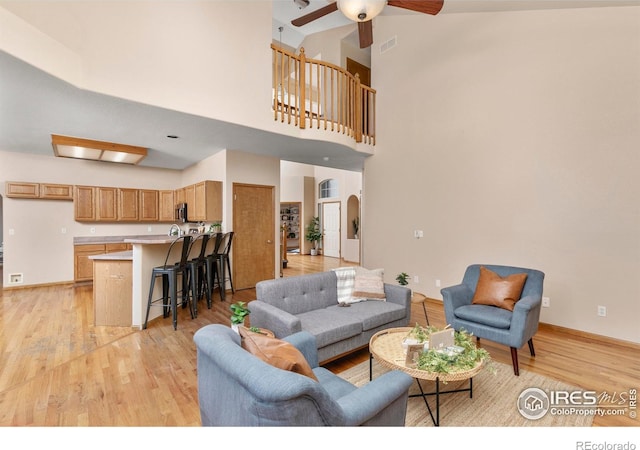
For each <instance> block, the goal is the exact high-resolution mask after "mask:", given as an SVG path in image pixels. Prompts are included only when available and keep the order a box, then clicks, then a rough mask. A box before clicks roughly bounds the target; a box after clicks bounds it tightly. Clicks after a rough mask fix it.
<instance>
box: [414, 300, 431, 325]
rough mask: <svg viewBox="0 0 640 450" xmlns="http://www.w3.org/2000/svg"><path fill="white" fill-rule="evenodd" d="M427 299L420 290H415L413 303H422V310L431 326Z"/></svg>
mask: <svg viewBox="0 0 640 450" xmlns="http://www.w3.org/2000/svg"><path fill="white" fill-rule="evenodd" d="M426 301H427V296H426V295H424V294H421V293H420V292H414V293H413V295H412V296H411V303H422V310H423V311H424V318H425V319H426V320H427V326H429V316H428V315H427V307H426V306H425V305H424V303H425V302H426Z"/></svg>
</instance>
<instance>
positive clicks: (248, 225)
mask: <svg viewBox="0 0 640 450" xmlns="http://www.w3.org/2000/svg"><path fill="white" fill-rule="evenodd" d="M274 195H275V187H274V186H262V185H254V184H239V183H233V229H234V236H233V244H232V249H231V252H232V258H233V267H232V272H233V286H234V288H236V289H240V290H241V289H250V288H254V287H255V286H256V283H257V282H258V281H262V280H271V279H273V278H275V273H276V272H275V270H276V261H275V258H276V244H275V242H276V236H275V227H276V224H275V207H276V206H275V197H274Z"/></svg>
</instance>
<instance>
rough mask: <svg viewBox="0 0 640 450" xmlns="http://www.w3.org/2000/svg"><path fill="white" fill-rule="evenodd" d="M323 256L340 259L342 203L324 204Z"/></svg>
mask: <svg viewBox="0 0 640 450" xmlns="http://www.w3.org/2000/svg"><path fill="white" fill-rule="evenodd" d="M322 254H323V255H324V256H331V257H334V258H340V202H326V203H323V204H322Z"/></svg>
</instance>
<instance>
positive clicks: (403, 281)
mask: <svg viewBox="0 0 640 450" xmlns="http://www.w3.org/2000/svg"><path fill="white" fill-rule="evenodd" d="M396 281H397V282H398V284H399V285H400V286H406V285H407V284H409V274H408V273H406V272H401V273H399V274H398V276H397V277H396Z"/></svg>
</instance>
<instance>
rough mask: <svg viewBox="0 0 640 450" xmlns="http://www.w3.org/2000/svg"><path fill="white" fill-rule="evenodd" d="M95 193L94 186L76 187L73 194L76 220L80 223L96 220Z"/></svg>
mask: <svg viewBox="0 0 640 450" xmlns="http://www.w3.org/2000/svg"><path fill="white" fill-rule="evenodd" d="M95 192H96V188H95V187H93V186H76V187H75V189H74V192H73V204H74V210H75V218H76V220H77V221H78V222H93V221H95V220H96V208H95V204H96V201H95Z"/></svg>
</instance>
